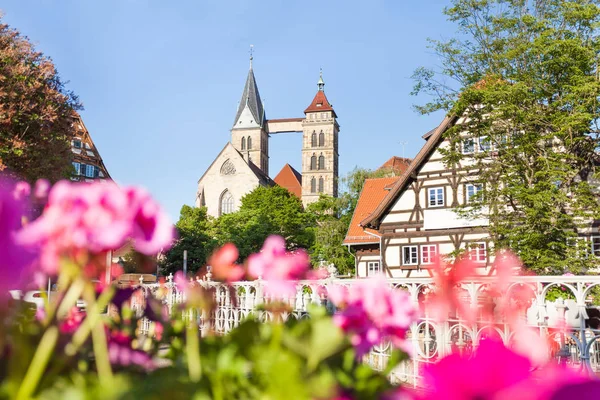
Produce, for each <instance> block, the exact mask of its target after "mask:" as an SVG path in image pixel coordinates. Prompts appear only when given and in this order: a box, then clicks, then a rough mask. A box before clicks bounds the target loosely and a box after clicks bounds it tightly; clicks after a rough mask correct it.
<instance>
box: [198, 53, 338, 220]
mask: <svg viewBox="0 0 600 400" xmlns="http://www.w3.org/2000/svg"><path fill="white" fill-rule="evenodd" d="M324 87H325V82H324V81H323V76H322V74H321V76H320V78H319V81H318V83H317V88H318V90H317V93H316V95H315V97H314V99H313V100H312V102H311V103H310V105H309V106H308V107H307V108H306V109H305V110H304V117H303V118H281V119H267V117H266V113H265V109H264V105H263V103H262V100H261V98H260V94H259V91H258V86H257V84H256V78H255V77H254V70H253V68H252V57H250V70H249V71H248V77H247V78H246V84H245V85H244V90H243V92H242V98H241V100H240V104H239V106H238V109H237V112H236V114H235V119H234V123H233V126H232V127H231V137H230V140H229V142H227V144H225V146H224V147H223V150H221V152H220V153H219V155H218V156H217V157H216V158H215V160H214V161H213V162H212V164H211V165H210V166H209V167H208V169H207V170H206V171H205V172H204V174H203V175H202V177H200V179H199V180H198V189H197V192H196V202H195V204H196V206H197V207H206V208H207V211H208V215H211V216H213V217H219V216H221V215H223V214H227V213H231V212H235V211H237V210H238V209H239V207H240V205H241V199H242V197H243V196H244V195H246V194H247V193H249V192H251V191H252V190H254V189H255V188H256V187H258V186H259V185H261V186H272V185H276V184H279V185H280V186H283V187H285V188H287V189H288V190H290V192H291V193H292V194H294V195H296V196H299V197H300V198H301V200H302V203H303V204H304V205H305V206H306V205H307V204H309V203H311V202H314V201H316V200H318V199H319V195H320V194H321V193H323V194H327V195H330V196H334V197H337V195H338V157H339V154H338V134H339V129H340V126H339V124H338V122H337V115H336V113H335V111H334V110H333V107H332V105H331V103H329V101H328V100H327V97H326V96H325V91H324ZM283 132H298V133H302V138H303V139H302V149H299V150H300V151H301V152H302V169H301V171H302V172H301V173H299V172H298V171H296V170H295V169H294V168H293V167H291V165H289V164H286V165H285V166H284V167H283V169H282V170H281V171H280V172H279V174H278V175H277V177H276V178H275V179H274V180H273V179H271V178H270V177H269V137H270V136H271V135H273V134H277V133H283Z"/></svg>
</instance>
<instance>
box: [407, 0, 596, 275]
mask: <svg viewBox="0 0 600 400" xmlns="http://www.w3.org/2000/svg"><path fill="white" fill-rule="evenodd" d="M445 14H446V15H447V16H448V18H449V20H450V21H452V22H455V23H456V24H457V25H458V29H459V34H458V35H457V37H456V38H454V39H451V40H449V41H432V42H431V44H432V47H433V48H434V49H435V51H436V53H437V55H438V56H439V58H440V65H441V69H440V70H439V71H434V70H431V69H426V68H420V69H418V70H417V71H416V72H415V75H414V77H415V79H416V85H415V90H414V92H413V93H414V94H427V95H430V96H431V101H429V102H428V103H427V104H425V105H423V106H419V107H417V109H418V110H419V111H421V112H424V113H429V112H433V111H437V110H444V111H446V112H448V113H449V114H450V115H454V116H463V115H468V117H469V118H467V119H464V120H462V121H461V123H460V124H457V125H456V126H454V127H453V128H451V129H450V130H449V131H448V132H447V137H448V138H449V139H450V142H451V146H450V148H449V149H448V150H447V151H446V152H445V153H444V157H445V160H446V163H447V164H448V165H449V166H453V165H457V164H459V163H462V162H463V160H464V157H465V156H464V155H463V154H462V151H461V149H462V146H465V145H466V146H468V147H470V146H471V144H472V143H473V142H470V140H471V139H469V137H471V138H473V140H474V143H475V144H478V146H477V147H478V148H479V149H481V150H482V151H479V152H477V153H476V154H475V155H474V156H471V155H469V156H468V157H473V158H474V165H473V170H472V171H473V172H476V171H477V170H479V171H480V173H479V174H478V175H479V178H478V179H473V183H476V184H480V185H482V186H481V187H482V189H483V190H482V192H481V194H480V195H478V196H477V198H476V199H477V201H476V202H475V207H474V211H473V213H474V214H479V215H485V216H487V217H489V219H490V234H491V239H492V241H493V242H494V244H495V247H496V248H506V247H510V248H512V249H514V250H515V251H516V252H517V253H518V254H519V256H520V257H521V258H522V260H523V262H524V263H525V265H526V266H527V267H529V268H531V269H533V270H534V271H536V272H540V273H562V272H564V271H566V270H571V271H573V272H577V271H580V270H584V269H585V268H587V267H590V266H591V264H592V263H593V262H595V260H594V259H593V258H587V257H582V256H581V255H582V252H583V251H585V250H586V249H585V247H586V244H585V242H583V241H582V240H580V239H578V238H577V231H578V230H579V229H581V228H582V227H583V226H584V225H586V224H588V223H589V221H590V220H591V219H596V218H598V216H599V214H600V207H599V204H598V201H597V199H596V195H595V189H596V188H595V186H596V185H593V184H591V182H590V181H591V178H592V177H593V174H594V172H595V166H596V165H597V162H598V158H597V153H596V149H597V148H598V137H599V135H598V134H599V133H600V131H599V130H598V126H597V121H598V117H599V111H600V109H599V107H600V102H598V98H599V95H600V81H599V78H598V77H599V75H598V54H600V41H599V38H598V23H599V22H600V7H599V6H598V4H597V2H593V1H586V0H573V1H564V0H546V1H525V0H454V1H453V3H452V6H451V7H449V8H447V9H446V10H445ZM465 132H468V134H465ZM462 165H463V166H464V165H466V164H464V163H463V164H462Z"/></svg>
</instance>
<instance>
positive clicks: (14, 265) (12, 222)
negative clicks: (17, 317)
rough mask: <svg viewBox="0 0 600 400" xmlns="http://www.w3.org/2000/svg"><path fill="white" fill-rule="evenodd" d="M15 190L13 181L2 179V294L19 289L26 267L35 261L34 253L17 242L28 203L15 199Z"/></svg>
mask: <svg viewBox="0 0 600 400" xmlns="http://www.w3.org/2000/svg"><path fill="white" fill-rule="evenodd" d="M14 190H15V188H14V185H13V184H12V182H11V181H8V180H2V179H0V249H1V251H0V293H6V292H7V291H8V290H11V289H17V288H19V287H20V285H21V283H22V278H23V275H24V273H25V269H26V267H28V266H29V265H30V264H31V262H32V261H33V260H34V253H32V252H30V251H29V250H27V249H25V248H23V246H21V245H20V244H19V243H18V242H17V241H16V235H17V234H18V231H19V230H20V229H21V221H22V218H23V216H24V214H25V211H26V203H25V201H24V200H23V199H21V198H20V197H19V198H16V197H15V195H14Z"/></svg>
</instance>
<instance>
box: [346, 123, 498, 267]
mask: <svg viewBox="0 0 600 400" xmlns="http://www.w3.org/2000/svg"><path fill="white" fill-rule="evenodd" d="M457 120H458V119H457V118H456V117H450V116H449V117H446V118H445V119H444V120H443V121H442V123H441V124H440V125H439V126H438V127H437V128H436V129H434V130H432V131H430V132H428V133H427V134H426V135H424V136H423V138H424V139H425V140H426V142H425V145H424V146H423V148H422V149H421V150H420V151H419V153H418V154H417V156H416V157H415V158H414V160H413V161H412V162H411V164H410V165H409V166H408V168H407V170H406V171H405V172H404V173H403V174H402V175H401V176H400V177H399V178H397V180H396V181H395V182H394V184H393V185H392V186H391V187H388V189H389V190H387V191H386V193H385V196H384V197H383V199H382V200H381V201H380V202H379V203H378V204H377V206H376V207H374V208H373V211H372V212H370V213H369V214H368V215H367V216H365V217H364V218H362V219H361V220H360V222H358V226H360V228H362V230H363V231H364V232H369V235H371V236H373V237H374V238H375V237H376V238H377V240H376V241H375V240H373V241H372V246H374V247H376V248H375V249H371V251H372V253H373V254H376V253H378V256H379V260H378V261H379V263H380V266H379V268H380V270H381V272H383V273H385V274H386V275H387V276H389V277H394V278H399V277H420V276H429V275H430V268H431V267H432V265H433V262H434V260H435V258H436V257H437V256H438V255H449V254H453V253H456V252H458V251H460V250H461V249H466V248H468V249H470V250H471V252H470V254H471V256H470V257H471V258H472V259H473V260H474V261H475V262H476V263H478V264H479V265H480V266H481V273H484V274H485V273H489V271H490V265H491V261H492V260H491V259H490V252H489V235H488V220H487V219H485V218H475V219H473V218H471V219H469V218H466V217H461V216H460V215H459V214H458V213H456V209H457V208H458V207H459V206H463V205H465V204H468V203H469V199H470V198H472V196H474V195H476V193H477V192H478V191H479V190H480V186H479V185H478V184H476V183H471V182H474V181H475V179H474V177H473V175H472V170H469V159H468V158H467V159H465V160H464V161H461V163H462V164H461V163H458V164H457V165H456V166H455V167H453V168H447V167H446V164H445V163H444V161H443V156H442V153H441V152H440V149H443V148H447V147H448V146H449V142H448V140H446V139H445V138H444V132H445V131H446V130H447V129H448V128H450V127H451V126H453V125H454V124H456V123H457V122H458V123H459V122H460V121H457ZM464 142H465V143H467V144H466V146H467V148H466V151H467V152H470V151H472V152H477V151H486V150H487V147H486V146H487V144H486V143H485V142H484V141H481V143H479V142H478V141H477V143H475V142H474V141H472V140H466V141H464ZM470 146H472V147H473V148H472V149H471V147H470ZM361 197H362V196H361ZM357 209H358V208H357ZM353 223H356V222H355V221H353ZM355 250H356V254H357V275H358V276H367V275H368V274H369V267H368V264H367V265H366V267H365V266H363V265H361V260H362V259H363V258H364V257H361V254H360V253H361V250H359V249H358V248H356V247H355Z"/></svg>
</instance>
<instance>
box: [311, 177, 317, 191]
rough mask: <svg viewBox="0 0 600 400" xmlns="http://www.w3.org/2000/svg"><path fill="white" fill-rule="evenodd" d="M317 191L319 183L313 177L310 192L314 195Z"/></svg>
mask: <svg viewBox="0 0 600 400" xmlns="http://www.w3.org/2000/svg"><path fill="white" fill-rule="evenodd" d="M316 191H317V181H316V180H315V177H314V176H313V177H312V178H311V180H310V192H311V193H314V192H316Z"/></svg>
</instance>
